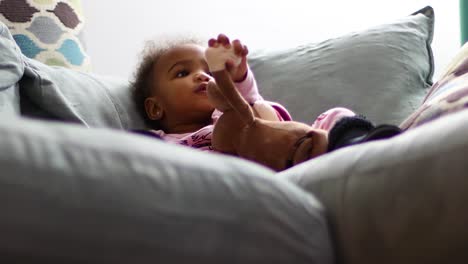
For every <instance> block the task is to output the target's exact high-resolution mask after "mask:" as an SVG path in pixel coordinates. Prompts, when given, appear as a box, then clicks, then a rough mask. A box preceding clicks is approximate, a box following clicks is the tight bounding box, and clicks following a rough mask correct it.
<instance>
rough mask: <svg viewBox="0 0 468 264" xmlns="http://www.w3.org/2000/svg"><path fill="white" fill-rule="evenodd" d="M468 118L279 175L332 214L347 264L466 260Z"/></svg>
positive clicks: (451, 118) (452, 118) (454, 117)
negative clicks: (294, 184) (312, 196)
mask: <svg viewBox="0 0 468 264" xmlns="http://www.w3.org/2000/svg"><path fill="white" fill-rule="evenodd" d="M467 135H468V110H464V111H462V112H459V113H456V114H451V115H447V116H444V117H442V118H440V119H438V120H436V121H433V122H430V123H427V124H425V125H422V126H420V127H417V128H415V129H412V130H408V131H407V132H405V133H404V134H402V135H400V136H397V137H395V138H392V139H390V140H385V141H380V142H373V143H369V144H364V145H358V146H354V147H349V148H345V149H342V150H339V151H336V152H334V153H330V154H329V155H326V156H323V157H322V158H318V159H316V160H313V161H310V162H308V163H306V164H304V165H302V166H297V167H295V168H293V169H291V170H289V171H286V172H285V173H282V174H280V175H277V176H279V177H287V178H289V179H291V180H292V181H294V182H296V183H297V184H298V185H299V186H301V187H302V188H304V189H305V190H307V191H309V192H310V193H313V194H314V195H315V196H316V197H317V198H318V199H319V200H320V201H321V202H322V203H323V204H324V205H325V207H326V208H327V212H328V214H327V216H328V219H329V221H330V225H331V229H332V230H333V234H334V240H335V241H336V242H337V248H338V250H337V251H338V257H339V260H340V261H342V263H359V264H364V263H461V262H465V261H466V259H467V258H468V251H466V248H467V245H468V229H467V228H466V223H467V222H468V203H467V201H468V191H467V186H468V158H467V150H468V136H467Z"/></svg>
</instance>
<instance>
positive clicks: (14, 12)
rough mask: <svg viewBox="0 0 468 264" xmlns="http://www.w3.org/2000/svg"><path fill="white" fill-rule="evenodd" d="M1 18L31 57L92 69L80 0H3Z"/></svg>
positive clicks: (74, 67) (65, 65) (84, 69)
mask: <svg viewBox="0 0 468 264" xmlns="http://www.w3.org/2000/svg"><path fill="white" fill-rule="evenodd" d="M0 20H1V21H3V22H4V23H5V24H6V25H7V26H8V27H9V29H10V31H11V32H12V35H13V37H14V39H15V40H16V42H17V43H18V45H19V46H20V48H21V51H22V52H23V53H24V54H25V55H26V56H28V57H29V58H34V59H36V60H39V61H42V62H44V63H46V64H49V65H60V66H63V67H67V68H72V69H75V70H81V71H87V70H89V68H90V59H89V57H88V56H87V54H86V51H85V46H84V42H83V27H84V16H83V11H82V7H81V1H80V0H73V1H59V0H48V1H27V0H2V1H0Z"/></svg>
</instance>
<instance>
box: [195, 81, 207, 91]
mask: <svg viewBox="0 0 468 264" xmlns="http://www.w3.org/2000/svg"><path fill="white" fill-rule="evenodd" d="M206 87H207V83H201V84H200V85H199V86H198V87H197V88H196V89H195V93H205V92H206Z"/></svg>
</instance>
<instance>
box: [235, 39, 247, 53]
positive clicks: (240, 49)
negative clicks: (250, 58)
mask: <svg viewBox="0 0 468 264" xmlns="http://www.w3.org/2000/svg"><path fill="white" fill-rule="evenodd" d="M232 45H233V47H234V53H235V54H236V55H237V56H240V57H244V56H247V54H248V53H249V50H248V49H247V46H245V45H242V43H241V42H240V40H238V39H236V40H234V41H233V42H232Z"/></svg>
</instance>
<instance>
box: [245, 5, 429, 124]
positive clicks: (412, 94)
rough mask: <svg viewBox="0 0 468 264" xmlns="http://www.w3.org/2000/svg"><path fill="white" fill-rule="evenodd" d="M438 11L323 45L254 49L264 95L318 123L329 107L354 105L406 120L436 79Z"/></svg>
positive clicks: (373, 114)
mask: <svg viewBox="0 0 468 264" xmlns="http://www.w3.org/2000/svg"><path fill="white" fill-rule="evenodd" d="M433 29H434V12H433V9H432V8H431V7H426V8H424V9H422V10H420V11H418V12H416V13H414V14H413V15H411V16H408V17H404V18H402V19H399V20H396V21H395V22H393V23H389V24H385V25H380V26H376V27H373V28H369V29H368V30H364V31H360V32H354V33H350V34H348V35H344V36H342V37H339V38H334V39H329V40H326V41H324V42H321V43H311V44H308V45H304V46H300V47H297V48H294V49H289V50H283V51H275V52H272V51H265V52H261V53H257V54H253V55H252V56H251V57H250V58H251V59H250V60H249V61H250V65H251V68H252V70H253V72H254V74H255V76H256V78H257V82H258V84H259V89H260V92H261V93H262V95H263V96H264V97H265V98H266V99H269V100H276V101H278V102H280V103H281V104H283V105H284V106H285V107H286V108H287V109H288V110H289V111H290V113H291V114H292V117H293V119H295V120H298V121H302V122H307V123H311V122H313V121H314V120H315V118H316V117H317V116H318V115H319V114H320V113H322V112H324V111H325V110H327V109H329V108H332V107H337V106H341V107H347V108H350V109H352V110H354V111H356V112H358V113H360V114H363V115H365V116H367V117H368V118H369V119H371V120H372V121H375V122H377V123H383V122H385V123H392V124H399V123H400V122H401V121H402V120H403V119H405V118H406V117H407V116H408V115H409V114H410V113H412V112H413V111H414V110H415V109H416V108H417V107H418V106H419V105H420V104H421V101H422V99H423V97H424V94H425V93H426V90H427V89H426V88H428V87H429V86H430V85H431V83H432V81H431V80H432V75H433V58H432V51H431V47H430V44H431V42H432V36H433Z"/></svg>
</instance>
